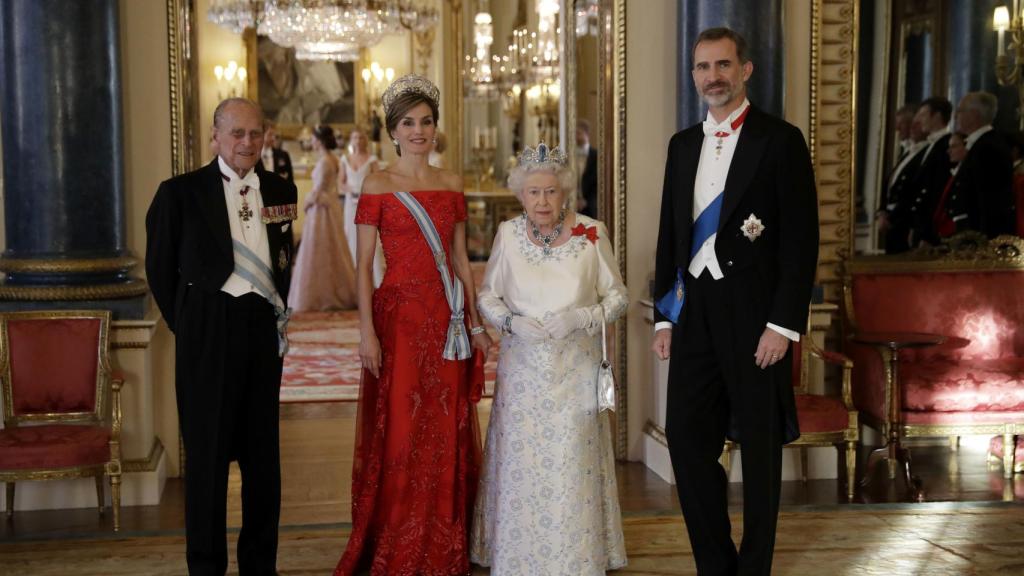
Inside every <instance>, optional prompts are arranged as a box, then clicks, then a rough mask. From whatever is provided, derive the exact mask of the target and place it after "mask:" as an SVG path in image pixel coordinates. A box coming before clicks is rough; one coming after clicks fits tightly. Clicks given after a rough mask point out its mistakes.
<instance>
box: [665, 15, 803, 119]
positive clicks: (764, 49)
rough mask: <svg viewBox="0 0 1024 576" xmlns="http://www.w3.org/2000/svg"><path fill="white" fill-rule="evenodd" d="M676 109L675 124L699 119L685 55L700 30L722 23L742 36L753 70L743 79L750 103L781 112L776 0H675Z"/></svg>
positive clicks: (702, 107)
mask: <svg viewBox="0 0 1024 576" xmlns="http://www.w3.org/2000/svg"><path fill="white" fill-rule="evenodd" d="M678 2H679V10H678V16H677V18H678V29H679V34H678V38H679V43H678V46H677V48H676V54H677V58H678V62H679V65H678V70H679V83H678V95H679V96H678V101H679V108H678V112H677V115H676V125H677V127H678V128H680V129H682V128H686V127H688V126H692V125H693V124H696V123H697V122H702V121H703V120H704V118H705V116H706V114H707V108H706V107H705V105H704V103H703V101H701V99H700V96H698V95H697V91H696V89H695V88H694V86H693V77H692V76H691V74H690V71H691V70H692V68H693V61H692V58H691V56H690V54H691V50H692V48H693V43H694V41H696V39H697V36H698V35H699V34H700V32H701V31H702V30H704V29H706V28H713V27H716V26H726V27H728V28H732V29H733V30H735V31H736V32H739V33H740V35H742V36H743V37H744V38H746V40H747V47H748V50H747V54H748V56H747V57H748V58H749V59H750V60H751V61H752V62H753V63H754V74H753V75H752V76H751V77H750V81H749V82H748V83H747V97H748V98H750V102H751V103H753V104H755V105H756V106H758V107H759V108H761V109H762V110H765V111H767V112H768V113H770V114H774V115H776V116H780V117H781V116H782V115H783V94H784V93H785V92H784V89H785V85H786V78H785V70H784V52H783V45H782V0H758V1H757V2H750V1H749V0H678Z"/></svg>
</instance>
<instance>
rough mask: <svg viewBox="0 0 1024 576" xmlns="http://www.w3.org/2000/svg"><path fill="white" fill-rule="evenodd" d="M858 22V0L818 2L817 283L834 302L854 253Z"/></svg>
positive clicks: (814, 51) (814, 113)
mask: <svg viewBox="0 0 1024 576" xmlns="http://www.w3.org/2000/svg"><path fill="white" fill-rule="evenodd" d="M859 19H860V14H859V11H858V9H857V3H856V2H855V1H854V0H814V4H813V7H812V14H811V137H810V141H811V159H812V161H813V162H814V171H815V176H816V179H817V184H818V217H819V219H820V224H821V241H820V243H819V254H818V276H817V281H818V283H819V284H821V285H823V286H824V288H825V300H826V301H829V302H838V301H839V300H840V298H841V294H842V274H841V270H840V267H841V264H842V262H843V261H844V260H846V259H848V258H849V257H850V255H851V254H852V253H853V240H854V239H853V229H854V221H853V220H854V217H855V216H854V215H855V211H854V209H853V202H854V194H853V186H854V174H855V171H854V166H855V164H854V163H855V149H854V147H855V145H856V137H855V136H856V130H855V118H856V90H855V87H856V77H857V30H858V27H859Z"/></svg>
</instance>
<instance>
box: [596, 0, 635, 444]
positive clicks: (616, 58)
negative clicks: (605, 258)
mask: <svg viewBox="0 0 1024 576" xmlns="http://www.w3.org/2000/svg"><path fill="white" fill-rule="evenodd" d="M608 29H609V27H605V26H602V27H601V34H602V35H604V34H605V31H606V30H608ZM610 29H611V30H612V33H613V34H614V40H613V46H612V57H611V59H612V67H611V73H612V74H613V75H614V82H615V86H614V93H613V94H610V96H611V99H610V100H608V99H606V98H605V97H604V96H605V94H606V93H607V91H602V98H601V99H600V100H599V104H600V106H601V107H602V108H603V107H605V106H608V107H610V108H612V116H613V117H614V118H615V122H614V123H613V125H612V126H611V127H604V128H602V129H607V130H611V131H612V141H613V143H614V149H613V152H614V154H613V155H612V156H610V157H609V158H608V160H611V161H612V162H613V163H614V168H613V169H614V172H613V174H615V175H616V177H615V180H614V189H613V191H612V192H613V194H614V201H615V206H614V210H613V214H612V220H613V223H612V225H613V227H614V229H615V233H614V234H615V237H614V238H613V240H614V245H615V254H616V257H617V258H618V261H619V273H620V274H622V277H623V278H627V276H626V0H614V2H613V6H612V26H611V27H610ZM606 42H607V41H606ZM606 42H602V46H604V45H605V44H606ZM601 52H602V54H604V52H605V50H604V49H602V50H601ZM602 69H605V70H606V69H607V67H605V66H602ZM601 117H602V118H606V117H607V116H606V115H605V114H603V113H602V114H601ZM614 346H615V347H614V350H615V352H616V355H617V357H618V358H617V359H616V362H615V364H616V369H617V370H618V375H619V377H618V378H617V379H616V382H615V387H616V390H615V394H616V396H617V403H618V406H617V407H616V410H615V457H616V458H620V459H625V458H626V452H627V447H628V443H629V426H628V423H629V418H628V408H629V395H628V394H627V389H628V381H627V378H626V375H627V374H628V373H629V372H628V370H627V369H628V358H629V355H628V354H627V349H626V321H625V319H622V320H620V321H619V322H617V323H616V327H615V345H614Z"/></svg>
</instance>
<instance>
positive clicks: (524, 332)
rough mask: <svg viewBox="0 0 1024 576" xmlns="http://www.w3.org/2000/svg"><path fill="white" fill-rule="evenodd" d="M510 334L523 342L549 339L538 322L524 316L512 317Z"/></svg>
mask: <svg viewBox="0 0 1024 576" xmlns="http://www.w3.org/2000/svg"><path fill="white" fill-rule="evenodd" d="M512 334H514V335H516V336H518V337H520V338H522V339H524V340H543V339H545V338H550V337H551V335H550V334H548V331H547V330H545V329H544V327H543V326H541V324H540V322H538V321H536V320H534V319H533V318H527V317H526V316H513V317H512Z"/></svg>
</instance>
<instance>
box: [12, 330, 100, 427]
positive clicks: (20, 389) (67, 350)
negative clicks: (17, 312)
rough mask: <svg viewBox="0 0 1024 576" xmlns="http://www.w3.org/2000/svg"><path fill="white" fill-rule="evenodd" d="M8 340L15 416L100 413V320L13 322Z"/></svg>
mask: <svg viewBox="0 0 1024 576" xmlns="http://www.w3.org/2000/svg"><path fill="white" fill-rule="evenodd" d="M7 336H8V339H9V342H10V361H11V367H10V368H11V385H12V389H13V394H12V400H13V406H14V414H15V415H16V416H19V415H25V414H47V413H56V412H91V411H93V410H94V409H95V403H96V371H97V359H98V354H97V350H98V347H99V341H100V320H99V319H94V318H81V319H79V318H61V319H10V320H9V321H8V322H7Z"/></svg>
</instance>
